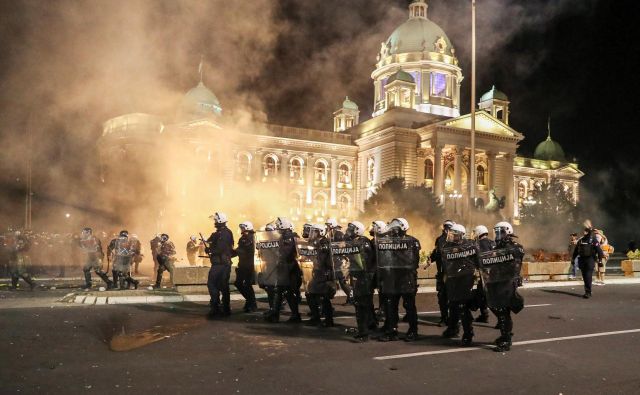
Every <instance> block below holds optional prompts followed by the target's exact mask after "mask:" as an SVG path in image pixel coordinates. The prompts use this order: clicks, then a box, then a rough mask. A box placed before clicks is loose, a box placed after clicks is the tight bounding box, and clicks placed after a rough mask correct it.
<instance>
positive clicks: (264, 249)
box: [256, 232, 281, 288]
mask: <svg viewBox="0 0 640 395" xmlns="http://www.w3.org/2000/svg"><path fill="white" fill-rule="evenodd" d="M280 239H281V235H280V233H278V232H256V261H257V274H258V285H259V286H260V287H262V288H264V287H265V286H271V287H275V286H278V262H279V261H280Z"/></svg>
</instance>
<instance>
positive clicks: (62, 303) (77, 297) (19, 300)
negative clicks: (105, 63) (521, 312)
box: [0, 276, 640, 310]
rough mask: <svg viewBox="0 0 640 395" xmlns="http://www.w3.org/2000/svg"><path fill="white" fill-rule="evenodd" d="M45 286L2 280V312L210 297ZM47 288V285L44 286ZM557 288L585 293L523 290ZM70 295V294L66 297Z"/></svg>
mask: <svg viewBox="0 0 640 395" xmlns="http://www.w3.org/2000/svg"><path fill="white" fill-rule="evenodd" d="M39 280H40V281H41V284H42V282H45V281H47V280H48V281H50V282H53V284H51V283H49V284H47V285H45V286H44V287H42V288H40V289H38V290H37V291H34V292H29V291H22V290H19V291H16V292H8V291H4V290H6V289H7V288H8V284H7V282H6V281H2V280H0V290H3V292H0V310H1V309H13V308H34V307H50V308H53V307H72V306H86V305H117V304H120V305H121V304H159V303H187V302H191V303H208V302H209V295H208V294H207V293H188V294H182V293H179V292H177V291H176V290H175V289H173V288H163V289H159V290H149V289H148V288H141V289H138V290H126V291H98V290H92V291H89V292H87V291H83V290H81V289H79V288H78V285H77V283H78V280H80V279H75V278H64V279H44V278H41V279H39ZM621 284H640V277H622V276H620V277H618V276H616V277H613V276H612V277H609V278H608V279H607V285H606V286H615V285H621ZM43 285H44V284H43ZM557 287H576V288H580V290H582V281H578V280H573V281H536V282H527V283H525V284H524V285H523V287H522V288H524V289H529V288H557ZM254 288H255V290H256V297H258V298H266V293H264V291H263V290H262V289H260V288H258V287H257V286H256V287H254ZM232 289H233V287H232ZM65 291H66V293H65ZM435 292H436V288H435V286H420V287H419V288H418V293H420V294H426V293H435ZM336 296H338V297H344V296H345V294H344V292H342V291H340V290H339V291H338V292H337V293H336ZM231 300H232V301H240V300H244V299H243V298H242V295H240V294H239V293H237V292H236V291H232V293H231Z"/></svg>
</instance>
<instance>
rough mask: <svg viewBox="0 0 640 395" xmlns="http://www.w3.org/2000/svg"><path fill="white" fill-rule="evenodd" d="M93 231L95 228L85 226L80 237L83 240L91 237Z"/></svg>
mask: <svg viewBox="0 0 640 395" xmlns="http://www.w3.org/2000/svg"><path fill="white" fill-rule="evenodd" d="M92 233H93V230H92V229H91V228H89V227H87V228H83V229H82V232H81V233H80V238H81V239H82V240H87V239H88V238H89V237H91V234H92Z"/></svg>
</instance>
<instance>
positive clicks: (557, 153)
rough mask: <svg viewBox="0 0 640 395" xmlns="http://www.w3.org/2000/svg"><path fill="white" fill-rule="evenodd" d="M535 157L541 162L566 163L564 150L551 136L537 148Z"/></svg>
mask: <svg viewBox="0 0 640 395" xmlns="http://www.w3.org/2000/svg"><path fill="white" fill-rule="evenodd" d="M533 157H534V158H535V159H539V160H552V161H557V162H566V158H565V157H564V150H563V149H562V147H561V146H560V144H558V143H557V142H555V141H553V140H551V136H548V137H547V139H546V140H545V141H543V142H541V143H540V144H538V146H537V147H536V150H535V152H534V153H533Z"/></svg>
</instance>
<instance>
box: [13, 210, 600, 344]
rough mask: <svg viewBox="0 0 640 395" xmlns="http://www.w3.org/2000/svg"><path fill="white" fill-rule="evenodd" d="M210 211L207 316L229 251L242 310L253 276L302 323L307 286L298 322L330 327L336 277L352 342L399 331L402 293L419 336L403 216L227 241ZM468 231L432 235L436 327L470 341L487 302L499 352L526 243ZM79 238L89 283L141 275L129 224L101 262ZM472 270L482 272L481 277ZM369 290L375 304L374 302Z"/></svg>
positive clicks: (581, 251)
mask: <svg viewBox="0 0 640 395" xmlns="http://www.w3.org/2000/svg"><path fill="white" fill-rule="evenodd" d="M211 218H212V219H213V220H214V223H215V228H216V230H215V231H214V232H213V233H212V234H211V236H210V237H209V238H208V239H207V240H204V237H202V236H201V240H202V244H203V245H204V246H206V248H205V253H206V254H207V256H208V258H209V260H210V261H211V269H210V271H209V278H208V282H207V286H208V289H209V294H210V297H211V301H210V311H209V314H208V317H209V318H211V319H218V318H224V317H226V316H229V315H230V314H231V308H230V292H229V279H230V271H231V259H232V258H233V257H236V256H237V257H238V259H239V261H238V267H237V269H236V281H235V283H234V285H235V286H236V288H237V289H238V291H239V292H240V293H241V294H242V296H243V297H244V299H245V305H244V311H245V312H254V311H256V310H257V302H256V297H255V294H254V290H253V284H254V281H255V279H257V282H258V285H259V286H260V287H261V288H263V289H264V290H265V291H266V293H267V296H268V302H269V309H268V311H266V313H265V315H264V318H265V320H266V321H268V322H273V323H275V322H278V321H279V320H280V311H281V309H282V306H283V304H284V303H285V301H286V303H287V304H288V306H289V309H290V311H291V316H290V318H289V319H288V321H287V322H289V323H301V322H302V319H301V315H300V311H299V305H300V303H301V301H302V295H301V289H304V291H305V297H306V300H307V303H308V306H309V310H310V311H309V315H310V319H309V320H308V321H307V322H306V323H305V325H312V326H325V327H331V326H333V325H334V322H333V311H334V309H333V306H332V299H333V297H334V296H335V294H336V289H337V287H336V283H337V284H338V286H340V288H341V289H342V290H343V291H344V292H345V294H346V295H347V303H349V304H353V305H354V307H355V313H356V321H357V328H355V331H354V332H355V334H354V336H353V338H354V341H356V342H364V341H367V340H369V338H370V333H371V332H372V331H377V330H380V332H381V334H380V335H379V336H377V339H378V340H379V341H394V340H398V339H399V336H398V321H399V312H398V307H399V303H400V300H402V302H403V307H404V309H405V312H406V314H405V316H404V319H403V320H404V321H406V322H407V323H408V326H409V329H408V331H407V333H406V334H405V335H404V337H403V339H404V340H405V341H414V340H416V339H417V337H418V314H417V309H416V294H417V291H418V276H417V269H418V265H419V261H420V250H421V245H420V242H419V241H418V240H417V239H416V238H414V237H412V236H410V235H409V234H408V233H407V232H408V230H409V223H408V221H407V220H406V219H404V218H396V219H393V220H392V221H390V222H389V223H385V222H384V221H374V222H373V223H372V224H371V226H370V229H369V232H368V234H369V237H367V236H365V233H366V229H365V226H364V225H363V224H362V223H361V222H358V221H353V222H351V223H349V225H348V226H347V229H346V232H344V233H343V232H342V231H341V227H340V226H339V225H338V223H337V221H336V220H335V219H329V220H328V221H327V222H326V223H325V224H305V225H304V227H303V231H302V235H298V234H297V233H296V232H295V231H294V229H293V224H292V223H291V222H290V221H289V220H288V219H287V218H284V217H279V218H278V219H277V220H276V221H275V222H273V223H269V224H267V225H266V226H265V227H264V231H258V232H256V231H254V227H253V224H251V223H250V222H243V223H241V224H240V231H241V237H240V239H239V240H238V243H237V246H236V247H235V248H234V244H235V243H234V237H233V233H232V232H231V230H230V229H229V228H228V227H227V222H228V219H227V216H226V215H225V214H224V213H221V212H217V213H215V214H214V215H213V216H211ZM587 231H588V229H587V230H585V236H584V237H583V238H582V239H581V243H580V245H579V247H580V248H578V249H576V252H575V254H574V258H576V257H577V258H578V259H579V260H581V262H582V263H585V262H586V263H588V261H589V259H591V263H593V259H594V258H601V256H602V250H601V249H600V248H599V246H598V244H597V243H596V242H593V241H592V239H591V236H590V234H589V233H588V232H587ZM474 233H475V235H476V239H474V240H471V239H468V238H466V230H465V228H464V226H462V225H460V224H456V223H454V222H453V221H445V222H444V224H443V228H442V234H441V235H440V236H439V237H438V238H437V239H436V241H435V248H434V249H433V251H432V252H431V255H430V261H431V262H435V263H436V266H437V275H436V289H437V296H438V304H439V307H440V313H441V324H442V325H446V326H447V328H446V330H445V331H444V332H443V334H442V335H443V336H444V337H447V338H455V337H458V336H459V332H460V323H462V337H461V345H462V346H469V345H471V344H472V341H473V335H474V334H473V325H472V322H473V316H472V314H471V311H472V310H478V309H479V310H480V315H479V316H478V317H477V318H476V321H478V322H488V319H489V314H488V310H489V309H490V310H491V311H492V312H493V313H494V314H495V316H496V317H497V320H498V323H497V325H496V328H497V329H499V330H500V336H499V337H498V338H497V339H496V341H495V343H496V350H497V351H506V350H509V348H510V346H511V337H512V335H513V333H512V330H513V322H512V319H511V313H515V314H517V313H518V312H520V311H521V310H522V309H523V307H524V300H523V298H522V297H521V296H520V295H519V294H518V292H517V287H518V286H519V285H520V284H521V279H520V268H521V264H522V258H523V256H524V249H523V247H522V246H521V245H520V244H519V243H518V242H517V241H516V239H517V237H516V236H515V235H514V233H513V227H512V226H511V225H510V224H509V223H507V222H499V223H498V224H496V225H495V227H494V233H495V240H491V239H490V238H489V230H488V229H487V228H486V227H485V226H482V225H481V226H478V227H476V228H475V231H474ZM190 243H192V244H194V248H193V250H194V251H195V250H196V246H197V243H196V240H195V238H194V237H192V239H191V241H190ZM151 244H152V249H153V254H152V255H153V258H154V264H155V272H156V275H157V277H156V283H155V286H156V287H159V286H160V283H161V280H162V274H163V272H164V271H166V270H172V268H173V262H174V261H175V255H176V251H175V246H174V244H173V242H172V241H170V240H169V236H168V235H167V234H162V235H158V236H157V237H156V238H154V240H152V242H151ZM78 247H80V248H81V249H82V250H83V251H84V252H85V254H86V260H85V264H84V267H83V271H84V274H85V282H86V284H85V287H86V288H90V287H91V272H92V271H93V272H94V273H95V274H96V275H98V276H99V277H100V278H101V279H102V280H103V281H104V282H105V283H106V284H107V287H108V288H113V287H119V288H120V289H124V288H129V287H133V288H137V287H138V284H139V282H138V280H135V279H134V278H132V277H131V264H132V261H133V259H134V257H135V256H136V254H140V245H139V241H137V238H129V235H128V232H127V231H125V230H123V231H121V232H120V234H119V235H118V236H117V237H116V238H114V239H113V240H111V241H110V243H109V245H108V247H107V271H103V269H102V266H103V263H102V260H103V258H104V253H103V250H102V245H101V242H100V240H99V239H98V238H97V237H96V236H94V235H93V233H92V230H91V229H90V228H85V229H83V231H82V234H81V236H80V238H79V240H78ZM8 249H9V250H10V251H11V259H10V262H11V277H12V286H13V287H15V286H16V285H17V283H18V281H19V279H20V278H23V279H24V280H25V281H26V282H27V283H29V285H31V287H32V288H33V287H34V286H35V283H34V282H33V280H32V279H31V276H30V275H29V274H28V273H27V271H26V270H25V255H26V251H27V250H28V240H27V239H26V238H25V237H24V236H23V235H21V234H20V232H16V233H15V235H14V237H13V238H12V241H10V243H9V245H8ZM192 252H193V251H192ZM256 263H257V265H256ZM302 263H307V264H308V265H309V266H311V268H312V269H311V278H310V279H309V280H308V281H304V280H303V272H302V269H301V264H302ZM111 265H112V279H109V277H108V275H107V273H108V271H109V267H110V266H111ZM256 266H257V273H255V271H256ZM582 266H585V267H586V266H588V265H586V264H585V265H581V268H582ZM591 267H593V264H591ZM476 273H479V274H480V276H479V279H477V276H476ZM256 274H257V275H256ZM376 289H377V290H378V307H379V309H378V310H376V309H375V307H374V294H375V291H376ZM590 295H591V284H590V283H589V284H587V281H586V280H585V297H590ZM378 317H383V318H384V320H383V321H384V322H383V325H382V327H381V328H378V325H379V323H378Z"/></svg>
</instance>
